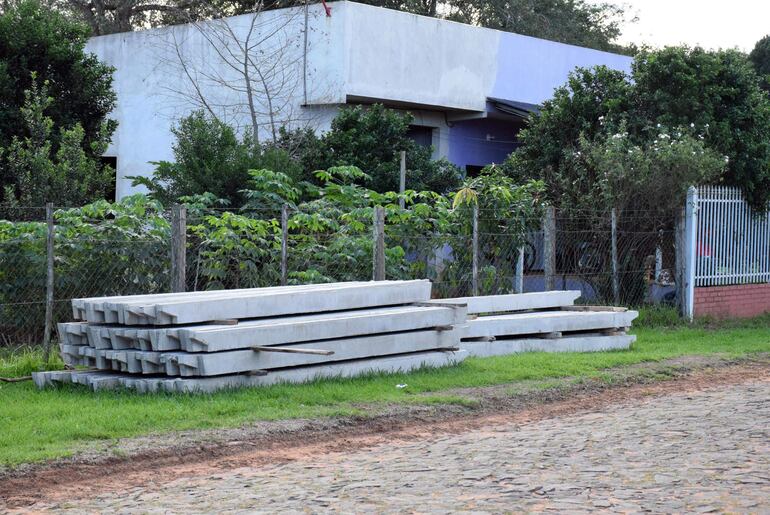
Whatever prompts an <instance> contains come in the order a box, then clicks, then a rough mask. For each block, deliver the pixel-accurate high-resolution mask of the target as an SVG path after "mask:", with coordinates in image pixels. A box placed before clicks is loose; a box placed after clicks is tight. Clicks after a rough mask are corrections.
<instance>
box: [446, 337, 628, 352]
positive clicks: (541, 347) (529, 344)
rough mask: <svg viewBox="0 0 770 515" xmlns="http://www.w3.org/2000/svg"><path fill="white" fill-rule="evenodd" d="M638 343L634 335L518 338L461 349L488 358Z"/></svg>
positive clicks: (597, 349) (617, 347) (471, 344)
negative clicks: (548, 338)
mask: <svg viewBox="0 0 770 515" xmlns="http://www.w3.org/2000/svg"><path fill="white" fill-rule="evenodd" d="M635 341H636V336H634V335H619V336H571V337H563V338H559V339H555V340H545V339H542V338H516V339H509V340H495V341H492V342H462V343H461V344H460V348H461V349H462V350H465V351H468V356H474V357H487V356H503V355H507V354H519V353H523V352H600V351H609V350H626V349H628V348H630V347H631V344H632V343H633V342H635Z"/></svg>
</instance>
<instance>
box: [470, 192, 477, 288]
mask: <svg viewBox="0 0 770 515" xmlns="http://www.w3.org/2000/svg"><path fill="white" fill-rule="evenodd" d="M472 231H473V243H472V265H471V270H472V275H471V290H472V292H473V293H472V294H473V296H474V297H475V296H477V295H478V294H479V205H478V204H474V205H473V229H472Z"/></svg>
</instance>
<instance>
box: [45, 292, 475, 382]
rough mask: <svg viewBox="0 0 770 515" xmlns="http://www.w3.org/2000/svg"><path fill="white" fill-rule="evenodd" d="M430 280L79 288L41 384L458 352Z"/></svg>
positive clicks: (459, 311) (260, 375)
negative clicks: (88, 293)
mask: <svg viewBox="0 0 770 515" xmlns="http://www.w3.org/2000/svg"><path fill="white" fill-rule="evenodd" d="M430 296H431V285H430V282H429V281H378V282H349V283H333V284H321V285H308V286H288V287H275V288H255V289H243V290H224V291H209V292H194V293H170V294H159V295H136V296H126V297H101V298H89V299H76V300H74V301H73V302H72V308H73V316H74V318H75V319H77V320H79V321H77V322H71V323H63V324H59V326H58V330H59V336H60V347H61V352H62V356H63V357H64V360H65V363H67V364H68V365H70V366H73V367H75V366H81V367H82V366H85V367H89V368H91V369H96V370H72V371H61V372H43V373H38V374H35V376H34V378H35V381H36V383H37V384H38V386H40V387H44V386H46V385H48V384H51V383H66V382H71V383H78V384H85V385H88V386H90V387H92V388H94V389H102V388H115V387H120V386H122V387H127V388H134V389H136V390H138V391H142V392H145V391H172V392H192V391H204V392H211V391H215V390H219V389H222V388H231V387H239V386H260V385H270V384H275V383H281V382H306V381H311V380H313V379H316V378H321V377H337V376H340V377H350V376H355V375H359V374H362V373H367V372H397V371H409V370H413V369H415V368H419V367H422V366H445V365H450V364H453V363H456V362H458V361H460V360H462V359H463V358H464V357H465V355H466V353H464V352H462V351H460V350H459V348H458V347H459V332H458V327H461V326H463V325H464V323H465V321H466V310H465V305H464V304H463V303H459V302H458V303H454V304H452V305H445V306H444V305H432V304H430V303H429V300H430Z"/></svg>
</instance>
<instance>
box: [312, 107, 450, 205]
mask: <svg viewBox="0 0 770 515" xmlns="http://www.w3.org/2000/svg"><path fill="white" fill-rule="evenodd" d="M412 120H413V117H412V115H410V114H408V113H407V114H401V113H398V112H396V111H393V110H391V109H386V108H385V107H384V106H383V105H382V104H374V105H373V106H371V107H369V108H364V107H362V106H356V107H345V108H343V109H341V110H340V112H339V114H337V116H336V117H335V118H334V120H333V121H332V125H331V129H330V130H329V131H328V132H327V133H325V134H324V135H323V136H322V137H321V152H320V154H321V155H320V156H319V157H318V159H317V161H315V162H312V163H308V164H311V165H312V169H325V168H329V167H332V166H344V165H351V166H356V167H358V168H360V169H361V170H363V171H364V172H365V173H366V174H367V176H368V179H367V180H366V182H365V184H366V185H367V186H368V187H370V188H371V189H374V190H376V191H380V192H384V191H396V190H398V186H399V173H400V172H399V169H400V168H399V166H400V165H399V162H400V152H401V151H402V150H404V151H406V154H407V188H409V189H413V190H432V191H448V190H450V189H453V188H455V187H457V185H459V183H460V172H459V170H458V169H457V167H455V166H454V165H452V164H451V163H449V162H448V161H446V160H439V161H433V160H432V159H431V153H432V149H431V148H428V147H424V146H421V145H418V144H417V143H416V142H415V141H414V140H412V139H411V138H409V137H408V135H407V133H408V130H409V124H410V123H411V122H412Z"/></svg>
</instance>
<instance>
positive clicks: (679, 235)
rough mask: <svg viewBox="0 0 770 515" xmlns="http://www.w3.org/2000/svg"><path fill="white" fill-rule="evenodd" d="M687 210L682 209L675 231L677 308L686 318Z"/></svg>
mask: <svg viewBox="0 0 770 515" xmlns="http://www.w3.org/2000/svg"><path fill="white" fill-rule="evenodd" d="M684 213H685V210H684V209H681V210H680V211H679V213H678V216H677V218H676V224H675V229H674V257H675V265H674V267H675V269H676V270H675V277H674V282H675V284H676V307H677V309H678V310H679V315H680V316H682V317H684V316H685V306H684V283H685V281H684V274H685V266H684V261H685V257H684V227H685V223H684V218H685V215H684Z"/></svg>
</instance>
